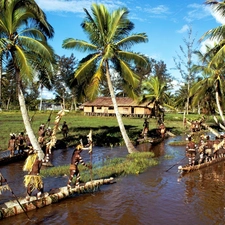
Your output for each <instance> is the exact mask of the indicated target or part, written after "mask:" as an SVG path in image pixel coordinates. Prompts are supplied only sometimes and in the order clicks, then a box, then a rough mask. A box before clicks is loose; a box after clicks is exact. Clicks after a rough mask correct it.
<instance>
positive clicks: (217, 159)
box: [178, 156, 225, 174]
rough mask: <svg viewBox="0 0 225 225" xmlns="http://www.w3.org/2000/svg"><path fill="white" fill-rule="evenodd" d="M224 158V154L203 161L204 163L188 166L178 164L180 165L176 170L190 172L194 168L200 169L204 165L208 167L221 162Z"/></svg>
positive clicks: (182, 172)
mask: <svg viewBox="0 0 225 225" xmlns="http://www.w3.org/2000/svg"><path fill="white" fill-rule="evenodd" d="M224 160H225V156H223V157H218V158H216V159H213V160H211V161H209V162H204V163H201V164H197V165H193V166H190V165H185V166H181V165H180V166H178V172H180V173H181V174H184V173H190V172H193V171H195V170H199V169H202V168H205V167H209V166H211V165H214V164H216V163H219V162H222V161H224Z"/></svg>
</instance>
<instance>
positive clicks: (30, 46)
mask: <svg viewBox="0 0 225 225" xmlns="http://www.w3.org/2000/svg"><path fill="white" fill-rule="evenodd" d="M0 32H1V42H0V45H1V46H0V55H1V54H5V55H6V57H7V59H8V61H10V62H11V65H12V68H11V71H12V73H14V74H15V77H16V84H17V93H18V99H19V104H20V110H21V113H22V118H23V122H24V126H25V129H26V132H27V134H28V136H29V138H30V141H31V144H32V146H33V148H34V149H35V150H37V151H38V152H39V158H40V159H42V158H43V157H44V154H43V152H42V150H41V148H40V145H39V144H38V141H37V139H36V137H35V135H34V132H33V130H32V127H31V124H30V121H29V116H28V112H27V109H26V104H25V99H24V95H23V85H24V82H29V81H31V80H32V79H33V77H34V76H35V75H36V73H37V68H42V69H43V70H45V71H46V73H48V74H49V73H51V72H52V63H51V62H52V61H53V60H52V57H53V55H54V54H53V50H52V48H51V47H50V46H49V45H48V44H47V38H51V37H53V34H54V30H53V28H52V27H51V25H50V24H49V23H48V22H47V19H46V16H45V14H44V13H43V11H42V10H41V9H40V8H39V6H38V5H37V4H36V2H35V1H34V0H26V1H23V0H0Z"/></svg>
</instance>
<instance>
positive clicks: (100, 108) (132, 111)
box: [82, 97, 154, 117]
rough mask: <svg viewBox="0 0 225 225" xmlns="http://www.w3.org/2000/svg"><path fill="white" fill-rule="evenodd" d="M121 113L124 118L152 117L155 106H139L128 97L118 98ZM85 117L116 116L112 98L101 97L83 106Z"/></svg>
mask: <svg viewBox="0 0 225 225" xmlns="http://www.w3.org/2000/svg"><path fill="white" fill-rule="evenodd" d="M116 101H117V105H118V109H119V112H120V114H121V115H122V116H131V117H150V116H152V114H154V112H153V111H154V105H153V104H152V103H151V104H150V103H149V102H144V103H141V104H138V102H137V101H135V100H133V99H131V98H128V97H117V98H116ZM82 107H83V111H84V115H88V116H115V111H114V107H113V103H112V99H111V98H110V97H99V98H96V99H95V100H94V101H92V102H91V101H88V102H85V103H83V104H82Z"/></svg>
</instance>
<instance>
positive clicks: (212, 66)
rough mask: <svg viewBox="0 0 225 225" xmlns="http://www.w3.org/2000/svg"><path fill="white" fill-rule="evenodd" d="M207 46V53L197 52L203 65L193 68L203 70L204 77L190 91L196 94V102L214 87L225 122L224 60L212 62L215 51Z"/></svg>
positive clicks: (224, 121) (194, 99) (194, 101)
mask: <svg viewBox="0 0 225 225" xmlns="http://www.w3.org/2000/svg"><path fill="white" fill-rule="evenodd" d="M206 47H207V53H206V54H202V53H201V52H200V51H196V52H195V54H196V55H197V56H198V58H199V60H200V62H202V65H194V66H193V68H192V69H193V70H195V71H198V72H202V74H203V79H202V80H200V81H198V82H197V83H195V84H194V85H193V87H192V88H191V91H190V95H192V96H194V98H193V103H194V104H195V103H196V101H199V100H200V99H201V98H202V97H204V96H207V93H209V91H210V90H212V89H214V91H215V99H216V105H217V108H218V111H219V114H220V117H221V119H222V121H223V124H225V119H224V116H223V109H222V107H221V105H223V102H224V101H223V99H224V91H223V90H224V88H225V77H224V72H225V66H224V62H223V60H219V59H218V60H217V61H213V62H212V58H213V57H214V54H212V53H213V52H212V51H211V50H210V47H209V46H206ZM209 52H210V54H209ZM211 94H212V92H211Z"/></svg>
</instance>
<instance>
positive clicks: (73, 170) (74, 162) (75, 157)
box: [67, 144, 92, 189]
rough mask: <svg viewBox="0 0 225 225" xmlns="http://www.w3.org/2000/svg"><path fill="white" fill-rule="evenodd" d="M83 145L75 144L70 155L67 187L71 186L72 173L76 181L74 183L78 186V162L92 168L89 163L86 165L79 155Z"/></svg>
mask: <svg viewBox="0 0 225 225" xmlns="http://www.w3.org/2000/svg"><path fill="white" fill-rule="evenodd" d="M82 149H83V146H82V145H80V144H79V145H77V146H76V148H75V150H74V151H73V154H72V157H71V163H70V176H69V180H68V183H67V188H68V189H70V188H71V182H72V180H73V177H74V175H76V182H75V185H76V186H79V183H80V171H79V169H78V164H79V163H81V164H82V165H83V166H86V167H88V168H89V169H91V168H92V166H91V165H87V164H86V163H85V162H84V161H83V159H82V157H81V156H80V153H81V152H82Z"/></svg>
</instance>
